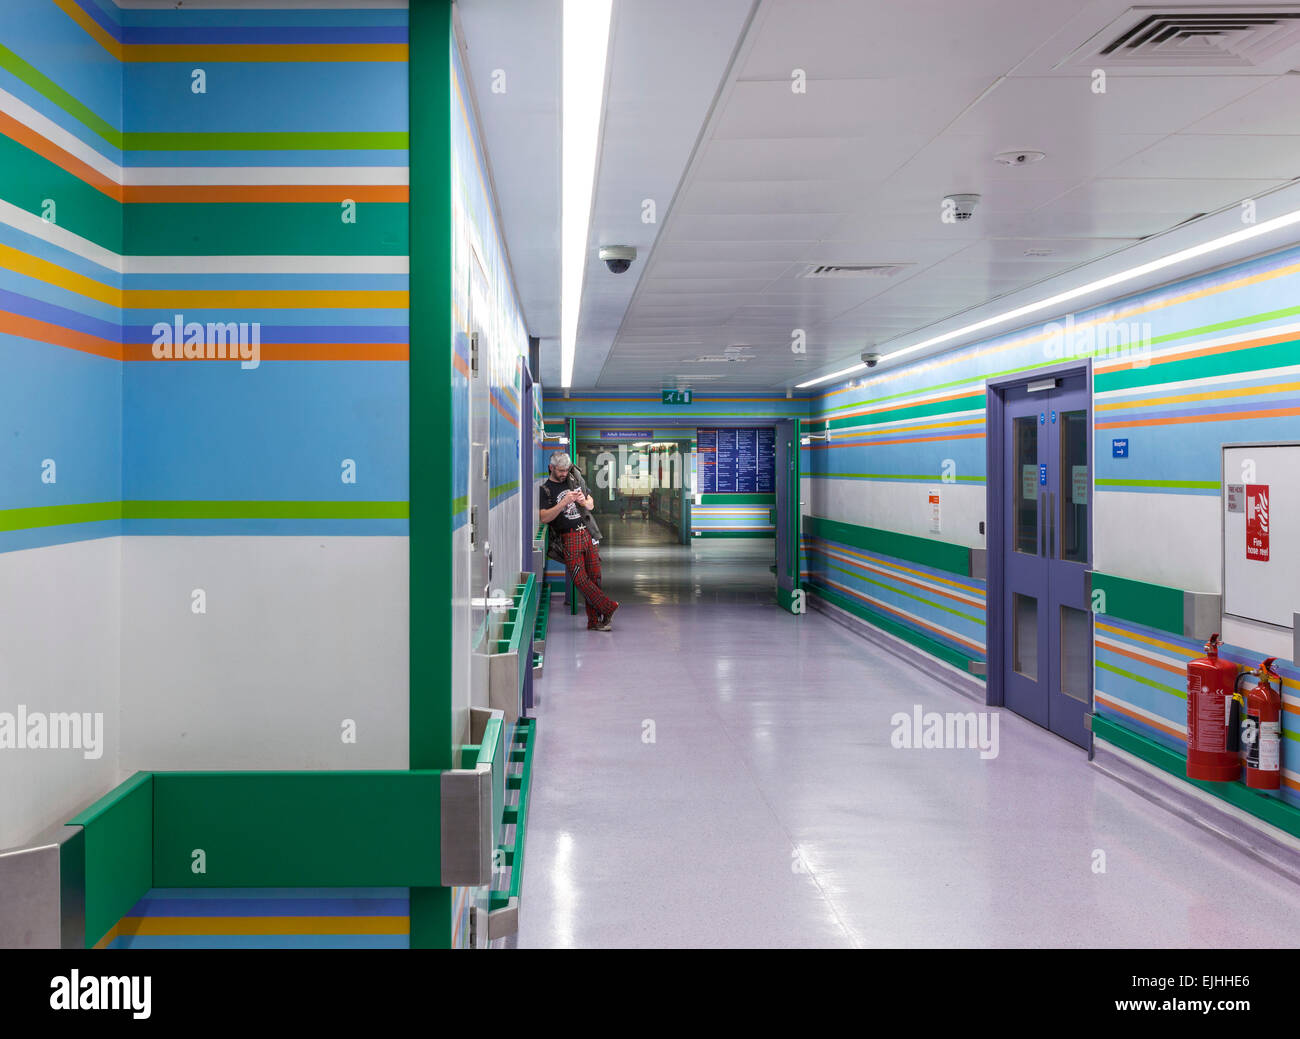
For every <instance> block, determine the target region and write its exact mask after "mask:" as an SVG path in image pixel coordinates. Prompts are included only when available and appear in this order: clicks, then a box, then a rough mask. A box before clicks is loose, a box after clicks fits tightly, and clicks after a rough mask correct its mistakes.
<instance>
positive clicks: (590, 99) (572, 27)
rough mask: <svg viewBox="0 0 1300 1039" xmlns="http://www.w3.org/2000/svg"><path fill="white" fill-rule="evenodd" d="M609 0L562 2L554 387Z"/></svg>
mask: <svg viewBox="0 0 1300 1039" xmlns="http://www.w3.org/2000/svg"><path fill="white" fill-rule="evenodd" d="M611 3H612V0H564V30H563V34H564V43H563V47H564V50H563V56H562V60H563V64H564V72H563V95H562V97H563V106H564V111H563V120H564V131H563V135H562V139H561V147H562V149H563V152H562V159H561V181H562V186H561V192H562V194H561V201H560V385H561V386H572V385H573V360H574V354H575V352H576V350H577V345H578V311H579V310H580V308H581V307H582V278H583V274H584V273H585V272H586V269H587V231H588V224H589V221H590V219H591V198H592V192H593V190H594V188H595V181H596V151H597V144H598V142H599V138H600V113H601V109H602V108H603V107H604V100H605V56H606V53H607V52H608V51H609V18H610V8H611Z"/></svg>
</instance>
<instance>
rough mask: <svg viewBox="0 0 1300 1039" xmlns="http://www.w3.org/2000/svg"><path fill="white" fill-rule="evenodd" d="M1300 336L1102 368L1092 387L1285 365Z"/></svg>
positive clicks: (1126, 386) (1099, 390)
mask: <svg viewBox="0 0 1300 1039" xmlns="http://www.w3.org/2000/svg"><path fill="white" fill-rule="evenodd" d="M1298 346H1300V339H1290V340H1287V341H1286V342H1284V343H1269V344H1268V345H1267V346H1254V347H1251V348H1250V349H1247V350H1229V351H1225V352H1223V353H1216V354H1210V355H1209V356H1207V357H1189V358H1186V359H1185V360H1181V361H1167V362H1165V363H1164V364H1153V365H1151V366H1150V367H1147V368H1124V369H1121V370H1119V371H1115V372H1100V373H1098V374H1097V375H1096V376H1095V377H1094V379H1093V390H1094V391H1095V392H1096V393H1105V392H1107V391H1108V390H1126V389H1131V388H1134V387H1141V386H1159V385H1163V384H1164V383H1167V382H1183V381H1184V380H1187V379H1205V378H1209V377H1210V376H1215V375H1239V374H1241V373H1242V372H1257V371H1264V370H1265V369H1268V368H1282V367H1285V366H1287V365H1293V364H1295V363H1296V356H1297V347H1298ZM1224 421H1225V422H1233V421H1237V418H1236V416H1233V415H1225V416H1224Z"/></svg>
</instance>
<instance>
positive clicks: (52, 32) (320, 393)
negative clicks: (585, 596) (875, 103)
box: [0, 0, 409, 550]
mask: <svg viewBox="0 0 1300 1039" xmlns="http://www.w3.org/2000/svg"><path fill="white" fill-rule="evenodd" d="M6 18H7V21H6V41H7V44H8V45H7V46H6V48H5V49H4V50H3V51H0V59H2V60H0V133H3V135H4V136H3V137H2V138H0V148H3V149H4V152H5V154H4V156H3V157H2V160H0V171H2V172H0V198H2V199H3V208H2V209H0V221H3V222H2V223H0V264H3V272H2V276H3V278H4V285H3V290H4V292H5V296H4V298H3V308H4V314H3V317H2V318H0V320H2V321H3V326H2V328H3V335H4V340H3V346H4V348H5V349H6V351H7V352H8V353H10V355H11V359H12V361H13V364H12V365H11V370H16V371H18V372H20V373H21V374H22V376H23V377H22V378H20V379H16V380H11V381H10V382H9V383H8V386H9V394H12V396H13V397H14V400H13V401H9V400H6V401H5V404H6V405H9V404H11V403H12V404H13V405H14V406H13V407H6V412H7V414H11V415H13V414H16V416H17V419H18V421H19V422H20V423H24V424H23V425H21V426H20V427H19V428H20V429H21V430H22V432H23V433H24V434H25V435H23V436H21V437H19V438H18V440H19V443H18V444H17V445H14V444H13V442H12V439H11V438H6V450H5V453H4V455H3V456H0V467H3V468H4V469H6V470H8V471H9V472H8V473H7V474H6V475H9V473H12V474H13V475H14V476H15V477H16V478H15V479H14V480H8V479H6V480H5V481H4V485H5V487H6V488H8V489H10V490H9V491H8V493H6V495H5V498H6V500H0V508H2V509H3V511H0V548H3V549H10V550H12V549H15V548H22V547H32V546H34V545H38V544H52V543H56V542H59V541H66V540H76V539H80V538H86V537H99V536H104V535H105V534H112V533H117V532H123V533H133V534H158V533H164V534H170V533H197V534H217V533H308V534H330V533H333V534H338V533H349V534H393V533H404V532H405V530H406V515H407V507H406V498H407V492H406V455H405V441H406V406H407V405H406V396H407V391H406V364H405V361H406V358H407V351H408V339H409V337H408V332H407V310H406V308H407V300H408V286H407V258H406V252H407V243H406V224H407V169H406V165H407V153H406V137H407V134H406V64H405V57H406V44H405V39H406V22H405V19H406V12H405V11H402V10H352V11H337V10H332V11H325V10H309V9H294V10H289V11H274V10H258V11H246V12H242V13H241V12H231V11H214V10H207V11H203V10H186V9H180V10H177V9H169V10H152V9H150V10H138V9H119V8H117V7H116V6H114V5H112V4H107V3H106V4H97V3H94V2H93V0H38V2H35V3H22V4H19V3H15V2H10V3H8V4H6ZM67 54H80V55H83V58H85V59H86V60H82V61H78V62H75V63H72V62H68V61H67V59H66V57H64V55H67ZM196 70H197V72H196ZM42 217H46V218H47V219H44V220H43V219H42ZM56 372H57V373H61V374H59V375H58V376H56V375H55V373H56ZM51 380H56V381H57V383H58V386H57V387H56V386H54V385H53V383H52V382H51ZM69 391H71V393H70V392H69ZM24 399H25V400H27V401H28V402H29V403H28V404H27V406H26V407H25V408H24V407H19V403H20V401H21V400H24ZM50 402H53V403H54V407H53V408H51V409H50V413H49V414H48V416H47V417H46V418H45V419H41V418H39V417H37V416H35V415H32V414H30V413H31V412H32V410H33V408H34V407H35V406H36V405H37V404H41V405H45V404H48V403H50ZM65 402H66V403H65ZM86 405H89V406H88V407H87V406H86ZM74 407H75V408H76V409H77V412H78V414H79V416H80V417H79V418H77V419H76V420H70V416H69V415H67V414H63V415H61V414H60V409H62V408H67V409H69V411H70V410H71V409H72V408H74ZM114 409H116V411H117V415H116V416H115V415H114V414H113V411H114ZM43 422H44V423H45V424H46V425H48V426H49V427H50V430H51V431H50V432H48V433H47V432H45V431H44V430H43V429H42V423H43ZM89 422H94V423H95V426H96V428H97V429H98V430H99V433H98V435H96V436H95V437H82V438H79V439H80V440H82V441H84V443H82V444H79V445H74V444H71V443H69V444H68V445H67V450H66V451H64V450H63V449H62V447H61V445H60V439H61V438H60V437H59V436H58V435H56V434H54V433H53V432H52V430H53V429H54V428H56V427H57V428H61V429H63V430H65V431H69V432H70V431H71V430H73V429H75V428H76V427H77V426H78V425H79V424H86V423H89ZM28 423H29V424H28ZM65 437H66V434H65ZM12 451H17V452H18V454H16V455H15V454H12V453H11V452H12ZM30 452H37V453H40V454H42V456H47V455H55V456H58V457H55V458H54V460H55V463H56V465H57V464H58V463H59V462H60V461H62V462H63V464H62V465H60V466H59V467H58V468H59V470H60V471H59V472H58V482H57V483H54V484H45V485H42V484H40V483H37V485H36V486H35V487H34V488H33V487H32V486H31V483H32V481H31V480H30V479H29V478H28V474H30V473H31V472H32V471H34V470H33V460H32V458H31V457H30ZM345 460H350V464H351V466H352V467H353V468H354V470H355V474H356V479H355V482H347V481H346V480H345V478H344V475H343V474H344V471H345V469H346V468H347V466H348V465H349V463H348V462H346V461H345ZM39 461H40V460H37V464H39Z"/></svg>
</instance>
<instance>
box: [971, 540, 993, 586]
mask: <svg viewBox="0 0 1300 1039" xmlns="http://www.w3.org/2000/svg"><path fill="white" fill-rule="evenodd" d="M967 569H969V570H970V576H971V577H973V578H975V579H976V580H978V581H987V580H988V576H989V553H988V549H985V548H972V549H971V550H970V566H969V567H968V568H967Z"/></svg>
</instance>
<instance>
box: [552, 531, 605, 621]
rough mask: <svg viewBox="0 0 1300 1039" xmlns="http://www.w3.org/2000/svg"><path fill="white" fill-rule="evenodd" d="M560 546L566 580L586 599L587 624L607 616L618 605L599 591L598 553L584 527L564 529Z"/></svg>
mask: <svg viewBox="0 0 1300 1039" xmlns="http://www.w3.org/2000/svg"><path fill="white" fill-rule="evenodd" d="M560 545H561V547H562V549H563V551H564V560H565V569H566V570H567V571H568V575H569V580H570V581H572V582H573V586H574V587H575V588H577V589H578V591H580V592H581V593H582V597H583V598H584V599H585V600H586V601H587V625H588V626H591V625H594V624H595V623H596V622H597V621H598V620H599V619H600V617H601V616H602V615H603V616H609V615H610V614H611V613H613V612H614V610H615V609H616V608H617V607H618V603H616V602H615V601H614V600H613V599H611V598H610V597H609V596H608V595H606V594H605V593H604V592H602V591H601V590H600V552H599V550H598V549H597V548H596V543H595V542H594V541H592V540H591V535H590V534H589V533H588V532H587V528H586V527H577V528H576V529H574V530H569V531H565V532H564V533H563V534H561V535H560Z"/></svg>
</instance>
